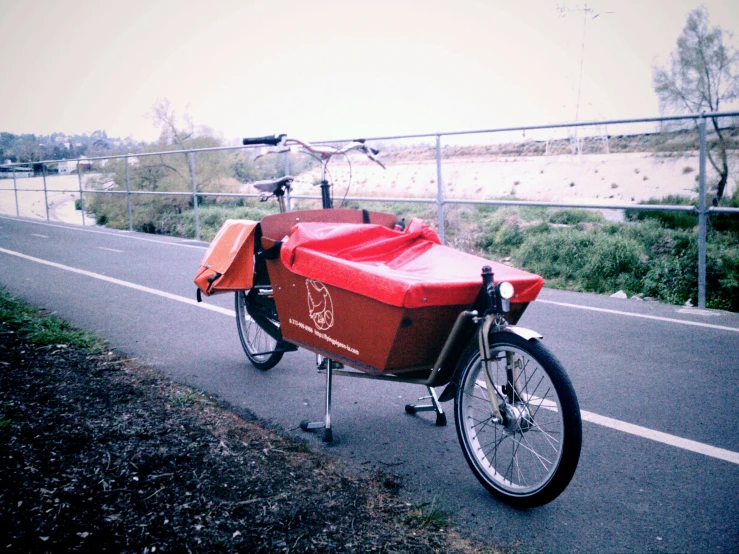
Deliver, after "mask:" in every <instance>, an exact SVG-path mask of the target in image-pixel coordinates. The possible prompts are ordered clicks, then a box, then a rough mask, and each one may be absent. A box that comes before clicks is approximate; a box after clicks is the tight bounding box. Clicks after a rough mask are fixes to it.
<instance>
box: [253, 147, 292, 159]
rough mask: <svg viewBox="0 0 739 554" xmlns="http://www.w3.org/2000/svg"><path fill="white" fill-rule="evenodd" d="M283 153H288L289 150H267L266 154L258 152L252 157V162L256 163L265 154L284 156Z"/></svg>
mask: <svg viewBox="0 0 739 554" xmlns="http://www.w3.org/2000/svg"><path fill="white" fill-rule="evenodd" d="M285 152H290V148H289V147H287V148H282V149H281V150H267V151H266V152H260V153H259V154H257V155H256V156H254V161H257V160H258V159H259V158H261V157H264V156H266V155H267V154H284V153H285Z"/></svg>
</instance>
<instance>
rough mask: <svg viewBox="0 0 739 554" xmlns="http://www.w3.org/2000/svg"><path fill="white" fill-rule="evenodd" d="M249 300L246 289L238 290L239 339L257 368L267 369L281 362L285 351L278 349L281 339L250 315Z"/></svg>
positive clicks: (237, 317) (237, 324)
mask: <svg viewBox="0 0 739 554" xmlns="http://www.w3.org/2000/svg"><path fill="white" fill-rule="evenodd" d="M248 301H249V300H248V298H247V294H246V291H243V290H240V291H236V326H237V327H238V330H239V339H240V340H241V346H242V347H243V348H244V352H245V353H246V357H247V358H249V361H250V362H251V364H252V365H253V366H254V367H256V368H257V369H261V370H262V371H267V370H268V369H272V368H273V367H275V366H276V365H277V364H278V363H279V362H280V360H281V359H282V355H283V354H284V352H280V351H276V350H278V345H279V341H277V340H276V339H274V338H273V337H272V336H271V335H270V334H269V333H267V331H265V330H264V329H262V328H261V327H260V326H259V324H257V322H256V321H254V319H253V318H251V317H250V316H249V313H248V312H247V309H246V303H247V302H248Z"/></svg>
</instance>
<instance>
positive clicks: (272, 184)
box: [253, 175, 295, 194]
mask: <svg viewBox="0 0 739 554" xmlns="http://www.w3.org/2000/svg"><path fill="white" fill-rule="evenodd" d="M294 180H295V177H293V176H292V175H285V176H284V177H280V178H279V179H267V180H266V181H256V182H255V183H253V184H254V188H256V189H257V190H258V191H261V192H264V193H267V194H278V191H281V190H282V189H283V188H286V189H287V188H290V184H291V183H292V182H293V181H294Z"/></svg>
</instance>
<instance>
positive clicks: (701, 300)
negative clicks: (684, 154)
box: [698, 116, 708, 308]
mask: <svg viewBox="0 0 739 554" xmlns="http://www.w3.org/2000/svg"><path fill="white" fill-rule="evenodd" d="M698 135H699V140H700V157H699V161H698V167H699V170H698V172H699V173H698V175H699V178H698V179H699V180H698V184H699V187H698V307H699V308H705V307H706V232H707V229H706V227H707V224H708V218H707V214H708V212H707V210H706V118H705V116H701V119H700V123H699V124H698Z"/></svg>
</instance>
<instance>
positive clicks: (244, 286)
mask: <svg viewBox="0 0 739 554" xmlns="http://www.w3.org/2000/svg"><path fill="white" fill-rule="evenodd" d="M257 225H258V222H256V221H249V220H246V219H229V220H226V222H225V223H224V224H223V226H222V227H221V228H220V230H219V231H218V234H217V235H216V237H215V238H214V239H213V242H211V243H210V246H209V247H208V250H207V252H206V253H205V256H204V257H203V261H202V262H201V264H200V269H199V270H198V274H197V275H196V276H195V279H194V281H195V284H196V285H197V286H198V288H199V289H200V290H201V291H203V292H204V293H205V294H206V295H211V294H213V293H216V292H226V291H233V290H248V289H250V288H251V287H252V285H253V279H254V230H255V229H256V227H257Z"/></svg>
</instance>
